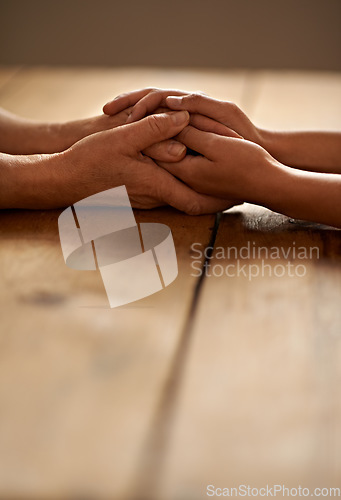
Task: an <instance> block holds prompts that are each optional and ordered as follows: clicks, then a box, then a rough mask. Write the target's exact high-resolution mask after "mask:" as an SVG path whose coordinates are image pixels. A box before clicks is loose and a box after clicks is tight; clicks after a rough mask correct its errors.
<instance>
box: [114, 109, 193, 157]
mask: <svg viewBox="0 0 341 500" xmlns="http://www.w3.org/2000/svg"><path fill="white" fill-rule="evenodd" d="M188 123H189V113H188V112H187V111H171V112H169V113H160V114H155V115H150V116H147V117H146V118H143V119H142V120H140V121H138V122H134V123H131V124H127V125H124V126H123V127H122V133H123V134H124V136H125V137H124V139H125V142H127V143H129V144H131V146H132V147H133V149H134V152H136V151H142V150H144V149H146V148H148V147H149V146H152V145H153V144H155V143H157V142H161V141H164V140H165V139H170V138H171V137H174V136H175V135H177V134H178V133H179V132H181V130H183V129H184V128H185V127H186V126H187V125H188Z"/></svg>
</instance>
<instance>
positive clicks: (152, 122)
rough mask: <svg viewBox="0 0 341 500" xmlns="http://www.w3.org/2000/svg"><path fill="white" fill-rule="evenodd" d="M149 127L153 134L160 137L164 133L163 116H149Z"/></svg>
mask: <svg viewBox="0 0 341 500" xmlns="http://www.w3.org/2000/svg"><path fill="white" fill-rule="evenodd" d="M147 119H148V122H149V127H150V129H151V131H152V132H153V134H155V135H159V134H161V133H162V132H163V126H162V124H163V120H162V117H161V116H158V115H150V116H148V118H147Z"/></svg>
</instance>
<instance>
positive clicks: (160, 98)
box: [103, 88, 242, 138]
mask: <svg viewBox="0 0 341 500" xmlns="http://www.w3.org/2000/svg"><path fill="white" fill-rule="evenodd" d="M169 95H176V96H184V97H188V98H189V97H192V96H194V95H195V96H198V97H200V98H201V97H202V98H205V99H206V98H207V99H209V98H208V97H207V96H204V95H203V94H189V93H188V92H185V91H182V90H163V89H154V88H148V89H142V90H135V91H133V92H128V93H126V94H121V95H119V96H118V97H116V98H115V99H114V100H113V101H110V102H108V103H107V104H105V106H103V111H104V113H106V114H107V115H113V116H119V114H120V113H122V112H126V113H127V115H128V116H127V120H126V123H132V122H134V121H138V120H140V119H141V118H143V117H144V116H146V115H148V114H152V113H155V112H158V111H159V110H160V109H162V110H164V109H166V110H167V109H169V105H168V102H167V97H168V96H169ZM179 98H180V99H181V97H179ZM213 101H215V100H214V99H213ZM216 102H222V103H223V101H216ZM224 104H231V105H233V103H224ZM206 108H207V106H206ZM190 111H191V114H190V124H191V125H193V126H194V127H196V128H198V129H199V130H203V131H206V132H213V133H215V134H219V135H223V136H226V137H236V138H237V137H238V138H242V136H241V135H240V133H238V131H236V130H232V128H233V127H229V126H227V125H226V124H225V123H224V122H223V121H219V120H217V119H216V116H214V113H211V114H210V113H208V112H207V109H205V110H204V111H205V112H204V113H203V112H201V111H200V110H198V111H195V110H194V109H192V110H190Z"/></svg>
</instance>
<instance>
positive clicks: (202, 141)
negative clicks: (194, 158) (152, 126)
mask: <svg viewBox="0 0 341 500" xmlns="http://www.w3.org/2000/svg"><path fill="white" fill-rule="evenodd" d="M177 139H178V140H179V141H180V142H182V144H184V145H185V146H187V147H188V148H190V149H193V150H194V151H196V152H197V153H200V154H202V155H203V156H206V158H209V159H210V160H212V159H214V158H215V156H216V151H217V147H218V146H219V145H220V144H221V140H223V138H222V137H221V136H219V135H217V134H213V133H212V132H203V131H202V130H198V129H197V128H195V127H192V126H191V125H189V126H188V127H186V128H185V129H184V130H182V132H180V133H179V134H178V136H177Z"/></svg>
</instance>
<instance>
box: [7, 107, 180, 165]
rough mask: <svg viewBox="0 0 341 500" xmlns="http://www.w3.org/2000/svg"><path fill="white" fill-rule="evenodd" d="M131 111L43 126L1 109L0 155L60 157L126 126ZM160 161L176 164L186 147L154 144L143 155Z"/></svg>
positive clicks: (163, 143)
mask: <svg viewBox="0 0 341 500" xmlns="http://www.w3.org/2000/svg"><path fill="white" fill-rule="evenodd" d="M129 112H130V109H129V108H128V109H125V110H123V111H121V112H119V113H117V114H116V115H115V116H107V115H101V116H94V117H91V118H86V119H82V120H75V121H70V122H65V123H40V122H35V121H32V120H27V119H24V118H20V117H18V116H16V115H14V114H12V113H9V112H8V111H5V110H2V109H0V151H2V152H3V153H9V154H12V155H16V154H20V155H32V154H37V153H57V152H61V151H65V150H66V149H68V148H69V147H71V146H72V145H73V144H75V143H76V142H78V141H80V140H81V139H83V138H84V137H87V136H89V135H91V134H94V133H96V132H100V131H104V130H110V129H113V128H116V127H119V126H121V125H124V124H125V122H126V120H127V118H128V115H129ZM144 153H145V154H147V155H150V156H152V157H153V158H155V159H158V160H164V161H174V160H179V159H180V158H181V157H182V156H184V155H185V147H184V146H182V145H180V144H179V143H178V142H177V141H175V140H167V141H164V142H162V143H159V144H153V145H152V146H150V148H148V150H147V151H145V152H144Z"/></svg>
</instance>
